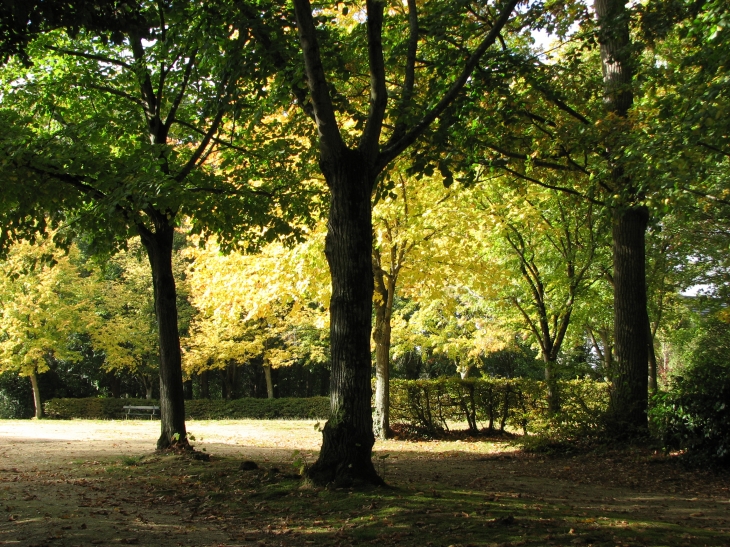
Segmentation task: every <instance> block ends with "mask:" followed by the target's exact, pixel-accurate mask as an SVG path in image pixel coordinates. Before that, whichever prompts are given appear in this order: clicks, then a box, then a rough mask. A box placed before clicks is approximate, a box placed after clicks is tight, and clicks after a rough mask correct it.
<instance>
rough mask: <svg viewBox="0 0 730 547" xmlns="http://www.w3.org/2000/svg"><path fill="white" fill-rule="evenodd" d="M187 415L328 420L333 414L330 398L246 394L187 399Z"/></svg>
mask: <svg viewBox="0 0 730 547" xmlns="http://www.w3.org/2000/svg"><path fill="white" fill-rule="evenodd" d="M185 415H186V417H187V418H189V419H192V420H224V419H236V418H251V419H259V420H266V419H275V418H280V419H291V420H297V419H309V420H326V419H327V418H328V417H329V415H330V398H329V397H307V398H296V397H288V398H282V399H254V398H251V397H247V398H244V399H233V400H231V401H223V400H207V399H195V400H192V401H185Z"/></svg>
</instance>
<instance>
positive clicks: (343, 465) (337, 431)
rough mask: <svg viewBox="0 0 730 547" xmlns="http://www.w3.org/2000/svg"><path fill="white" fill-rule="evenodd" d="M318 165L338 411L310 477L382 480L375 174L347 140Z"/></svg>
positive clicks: (333, 392) (334, 412) (319, 480)
mask: <svg viewBox="0 0 730 547" xmlns="http://www.w3.org/2000/svg"><path fill="white" fill-rule="evenodd" d="M320 166H321V168H322V172H323V173H324V175H325V178H326V180H327V183H328V185H329V187H330V212H329V219H328V223H327V226H328V231H327V238H326V242H325V254H326V256H327V262H328V264H329V268H330V276H331V281H332V299H331V301H330V348H331V358H332V373H331V377H330V401H331V408H332V414H331V416H330V419H329V420H327V423H326V424H325V426H324V430H323V431H322V437H323V438H322V449H321V451H320V453H319V459H318V460H317V461H316V462H315V464H314V465H313V466H312V467H311V468H310V471H309V477H310V478H311V479H312V480H313V481H314V482H316V483H320V484H321V483H330V482H334V483H335V484H341V485H349V484H352V483H353V482H366V483H375V484H382V483H383V481H382V479H381V478H380V477H379V476H378V475H377V473H376V472H375V467H374V466H373V463H372V460H371V458H372V448H373V444H374V443H375V437H374V434H373V417H372V413H371V409H370V405H371V398H372V387H371V385H370V376H371V370H372V363H371V361H370V359H371V358H370V330H371V321H372V317H371V314H372V302H373V276H372V274H371V272H372V222H371V211H370V194H371V190H372V186H373V180H372V177H371V176H370V174H369V166H368V165H367V163H366V162H365V161H363V159H362V157H361V155H360V153H359V152H356V151H351V150H349V149H347V148H346V147H344V145H343V146H342V147H341V148H340V149H339V150H337V151H336V152H332V153H330V154H327V156H324V155H323V157H322V160H321V161H320Z"/></svg>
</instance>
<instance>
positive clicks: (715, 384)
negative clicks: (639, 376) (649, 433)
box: [650, 321, 730, 465]
mask: <svg viewBox="0 0 730 547" xmlns="http://www.w3.org/2000/svg"><path fill="white" fill-rule="evenodd" d="M729 336H730V325H727V324H725V323H720V322H717V321H711V322H710V323H709V324H708V325H706V326H705V327H704V328H703V329H702V331H701V332H700V334H699V335H698V336H697V337H696V339H695V343H694V344H693V345H692V347H691V348H690V349H689V351H688V352H687V354H686V356H685V364H684V367H683V368H682V369H681V370H680V371H678V372H677V373H675V375H674V376H673V377H672V378H671V379H670V388H669V390H668V391H666V392H663V393H660V394H659V395H657V396H656V397H655V398H654V405H653V407H652V409H651V411H650V417H651V421H652V426H653V427H654V429H655V432H656V433H657V436H658V437H659V438H660V440H661V441H662V443H663V444H664V447H665V448H666V449H672V448H678V449H684V450H686V451H687V454H686V457H687V459H689V460H691V461H694V462H695V463H705V462H707V463H712V464H719V465H727V464H729V463H730V353H729V351H730V340H729V338H728V337H729Z"/></svg>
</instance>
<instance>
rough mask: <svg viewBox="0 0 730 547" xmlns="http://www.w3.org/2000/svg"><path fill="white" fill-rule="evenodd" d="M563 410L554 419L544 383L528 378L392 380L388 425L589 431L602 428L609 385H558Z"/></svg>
mask: <svg viewBox="0 0 730 547" xmlns="http://www.w3.org/2000/svg"><path fill="white" fill-rule="evenodd" d="M558 396H559V399H560V405H561V411H560V412H559V413H558V414H555V415H550V413H549V412H548V408H547V393H546V389H545V383H544V382H540V381H537V380H531V379H527V378H517V379H508V378H467V379H461V378H438V379H435V380H393V381H391V383H390V420H391V422H392V423H404V424H409V425H412V426H415V427H417V428H419V429H421V430H422V431H424V432H428V433H437V432H439V431H444V430H448V427H449V426H448V424H449V422H451V423H454V422H457V423H458V422H460V423H462V424H465V425H466V426H467V428H468V429H469V430H471V431H473V432H476V431H479V430H483V429H486V430H495V429H499V430H502V431H503V430H504V428H505V427H506V426H510V427H512V428H515V429H521V430H522V431H523V432H524V433H527V432H528V431H532V432H536V431H542V430H544V429H546V428H549V427H554V426H555V425H558V424H559V425H561V426H562V427H568V428H576V429H580V428H590V427H593V426H595V425H596V424H598V422H599V420H600V416H601V414H602V413H603V412H604V410H605V408H606V405H607V403H608V389H607V386H606V384H605V383H603V382H596V381H593V380H564V381H559V382H558Z"/></svg>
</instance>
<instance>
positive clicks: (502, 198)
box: [475, 181, 601, 412]
mask: <svg viewBox="0 0 730 547" xmlns="http://www.w3.org/2000/svg"><path fill="white" fill-rule="evenodd" d="M505 182H506V181H505ZM516 184H517V186H516V188H515V187H514V186H513V185H512V184H510V183H506V184H501V185H497V184H492V185H491V187H489V188H484V189H479V190H481V191H477V192H476V196H475V198H476V200H477V202H478V203H479V208H480V209H481V210H483V211H484V214H486V215H487V216H488V217H489V219H490V220H491V222H492V223H491V225H490V228H488V230H489V231H490V232H491V233H493V234H494V235H497V236H498V237H499V238H500V239H501V240H502V244H500V243H499V242H498V241H499V240H497V241H495V240H494V239H493V238H489V237H484V236H483V239H484V240H485V241H486V246H487V247H488V250H487V251H486V253H489V254H488V256H489V255H491V256H495V255H496V256H495V258H496V260H499V261H500V262H502V267H503V269H504V271H505V272H511V275H509V274H507V275H508V281H507V282H506V283H504V285H503V288H502V289H501V291H500V292H501V293H502V296H503V298H505V299H506V301H507V302H508V303H509V305H510V306H512V307H514V308H515V310H516V311H517V312H518V314H519V316H520V319H521V322H522V324H523V325H524V326H525V327H526V328H527V330H528V331H529V333H530V334H531V336H532V339H533V340H534V341H535V342H536V343H537V345H538V346H539V348H540V357H541V359H542V360H543V363H544V366H545V382H546V383H547V386H548V407H549V409H550V410H551V411H552V412H557V411H558V410H559V409H560V403H559V394H558V392H557V383H556V380H557V375H558V370H557V368H558V366H557V365H558V356H559V355H560V352H561V349H562V346H563V342H564V341H565V339H566V335H567V334H568V328H569V326H570V324H571V320H572V318H573V313H574V310H575V309H576V307H577V306H578V305H579V304H580V300H581V299H583V298H585V293H586V291H587V289H588V288H589V287H590V286H591V285H592V284H593V283H594V282H595V281H596V279H597V278H598V277H600V276H601V272H600V269H599V268H597V267H596V266H597V260H596V255H597V254H598V253H599V251H600V243H599V238H600V233H601V219H600V211H599V212H596V211H594V206H593V205H592V204H591V203H585V202H584V201H582V200H580V199H579V198H576V197H575V196H566V195H561V194H559V193H556V192H555V191H553V190H546V189H543V188H540V187H538V186H528V187H526V188H525V187H524V185H523V184H522V183H521V182H517V183H516Z"/></svg>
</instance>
